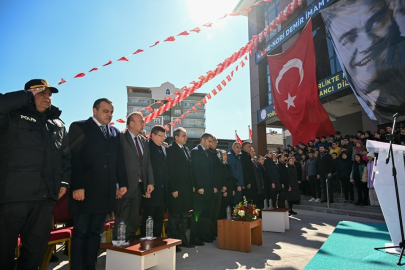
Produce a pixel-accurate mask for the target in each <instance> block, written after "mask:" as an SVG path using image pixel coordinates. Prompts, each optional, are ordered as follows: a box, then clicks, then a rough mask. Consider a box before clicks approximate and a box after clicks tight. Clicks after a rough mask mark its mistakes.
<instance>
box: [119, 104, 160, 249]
mask: <svg viewBox="0 0 405 270" xmlns="http://www.w3.org/2000/svg"><path fill="white" fill-rule="evenodd" d="M144 127H145V121H144V119H143V117H142V115H141V114H140V113H138V112H133V113H131V114H129V115H128V118H127V130H126V131H125V132H124V133H121V146H122V153H123V155H124V160H125V168H126V173H127V178H128V184H129V187H128V192H127V194H125V195H124V196H122V198H121V197H120V196H118V201H117V211H116V216H115V222H116V225H118V224H119V223H121V221H123V222H124V223H125V225H126V232H125V239H126V240H127V241H131V240H133V239H134V238H135V233H136V231H137V230H138V228H139V210H140V207H141V201H142V198H145V199H147V200H149V199H150V198H151V193H152V191H153V189H154V186H153V185H154V177H153V171H152V165H151V162H150V152H149V143H148V141H147V140H146V138H145V137H144V136H142V135H141V134H142V131H143V128H144ZM142 217H143V218H142V221H146V219H147V218H148V217H147V216H144V215H143V216H142ZM117 230H118V226H114V232H113V237H114V238H116V235H117ZM141 234H143V235H145V231H142V230H141Z"/></svg>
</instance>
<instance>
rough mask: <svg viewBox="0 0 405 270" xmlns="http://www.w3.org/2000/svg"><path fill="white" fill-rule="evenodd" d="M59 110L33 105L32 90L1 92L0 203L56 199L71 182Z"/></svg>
mask: <svg viewBox="0 0 405 270" xmlns="http://www.w3.org/2000/svg"><path fill="white" fill-rule="evenodd" d="M61 113H62V112H61V111H60V110H59V109H58V108H56V107H55V106H51V107H50V108H49V109H47V110H46V111H45V112H44V113H40V112H39V111H37V109H36V108H35V103H34V96H33V94H32V93H31V92H26V91H23V90H22V91H16V92H10V93H7V94H4V95H3V94H0V142H1V143H0V204H2V203H8V202H19V201H35V200H43V199H47V198H52V199H54V200H57V199H58V194H59V191H60V187H61V185H63V186H65V187H67V186H68V184H69V182H70V153H69V148H68V144H67V136H66V129H65V125H64V123H63V122H62V120H60V119H59V116H60V115H61Z"/></svg>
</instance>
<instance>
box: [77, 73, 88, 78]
mask: <svg viewBox="0 0 405 270" xmlns="http://www.w3.org/2000/svg"><path fill="white" fill-rule="evenodd" d="M84 76H86V74H84V73H79V74H77V75H76V76H74V78H81V77H84Z"/></svg>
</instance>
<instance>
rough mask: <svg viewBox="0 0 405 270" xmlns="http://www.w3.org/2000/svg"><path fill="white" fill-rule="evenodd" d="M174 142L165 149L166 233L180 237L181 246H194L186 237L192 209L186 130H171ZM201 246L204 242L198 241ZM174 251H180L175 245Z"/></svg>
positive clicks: (191, 185)
mask: <svg viewBox="0 0 405 270" xmlns="http://www.w3.org/2000/svg"><path fill="white" fill-rule="evenodd" d="M173 137H174V142H173V144H171V145H170V146H169V147H168V148H166V150H167V165H168V170H169V181H168V190H169V194H168V197H169V220H168V225H167V234H168V236H169V237H171V238H176V239H181V241H182V246H184V247H194V245H191V244H189V242H188V241H187V237H186V230H187V219H188V215H189V212H190V210H191V209H193V192H194V188H193V179H192V175H191V158H190V153H189V150H188V148H187V147H186V146H185V144H186V142H187V133H186V130H185V129H184V128H182V127H179V128H176V129H175V130H174V131H173ZM198 244H200V245H201V246H203V245H204V242H202V243H201V242H200V243H198ZM176 251H181V249H180V248H178V246H176Z"/></svg>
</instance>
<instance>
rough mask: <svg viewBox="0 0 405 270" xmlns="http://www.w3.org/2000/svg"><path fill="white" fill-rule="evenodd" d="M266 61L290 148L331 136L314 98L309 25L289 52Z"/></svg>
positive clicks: (327, 124)
mask: <svg viewBox="0 0 405 270" xmlns="http://www.w3.org/2000/svg"><path fill="white" fill-rule="evenodd" d="M267 60H268V63H269V70H270V78H271V87H272V95H273V100H274V107H275V110H276V114H277V117H278V118H279V119H280V121H281V122H282V123H283V124H284V125H285V127H286V128H287V129H288V130H289V131H290V132H291V135H292V137H293V143H294V145H296V144H298V143H299V142H303V143H307V142H308V141H309V140H313V139H314V138H315V137H317V136H319V137H320V136H329V135H330V134H335V129H334V128H333V125H332V122H331V121H330V119H329V116H328V114H327V113H326V111H325V109H324V107H323V106H322V104H321V102H320V100H319V97H318V85H317V82H316V60H315V49H314V41H313V38H312V21H311V20H309V22H308V24H307V25H306V26H305V29H304V30H303V31H302V33H301V35H300V36H299V37H298V39H297V40H296V41H295V42H294V44H292V45H291V47H290V48H288V49H287V50H286V51H285V52H283V53H281V54H277V55H268V56H267Z"/></svg>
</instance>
